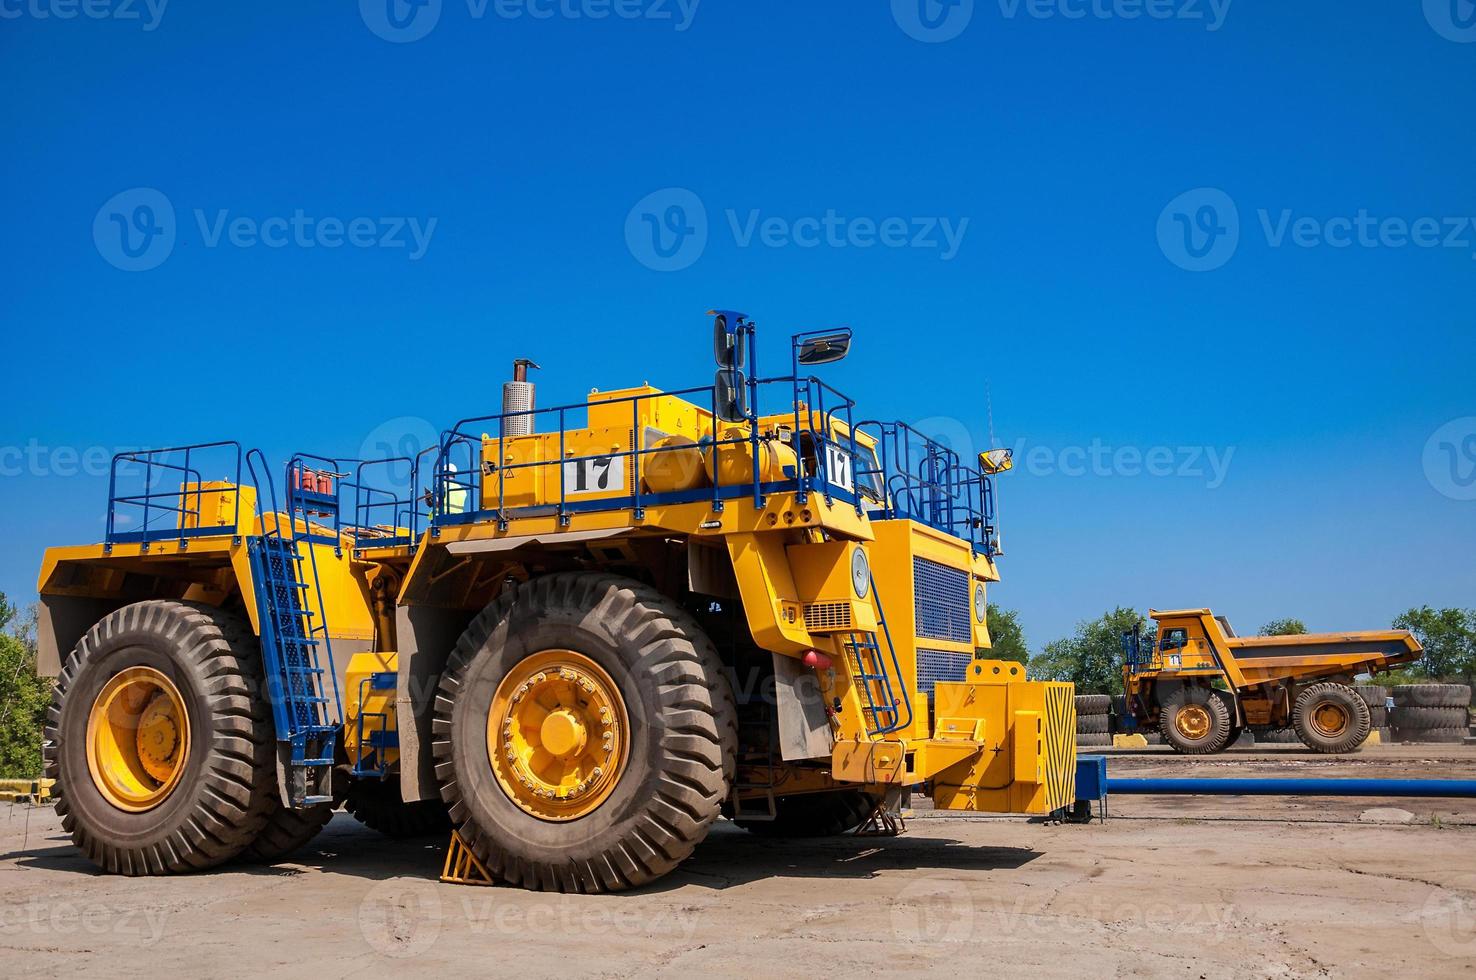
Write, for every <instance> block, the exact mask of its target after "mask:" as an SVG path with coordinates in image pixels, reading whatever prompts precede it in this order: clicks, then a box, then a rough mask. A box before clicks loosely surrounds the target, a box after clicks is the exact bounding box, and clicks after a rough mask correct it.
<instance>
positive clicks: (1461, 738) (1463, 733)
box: [1394, 728, 1471, 745]
mask: <svg viewBox="0 0 1476 980" xmlns="http://www.w3.org/2000/svg"><path fill="white" fill-rule="evenodd" d="M1470 735H1471V729H1469V728H1413V729H1411V728H1396V729H1394V740H1395V741H1396V742H1423V743H1425V744H1427V745H1436V744H1440V745H1460V744H1461V743H1463V742H1465V740H1466V739H1467V738H1469V737H1470Z"/></svg>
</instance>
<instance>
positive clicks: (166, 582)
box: [39, 312, 1075, 891]
mask: <svg viewBox="0 0 1476 980" xmlns="http://www.w3.org/2000/svg"><path fill="white" fill-rule="evenodd" d="M713 342H714V345H715V356H716V360H717V364H718V371H717V375H716V377H715V379H714V381H713V383H712V384H711V385H704V386H701V387H695V388H689V389H685V390H681V391H675V392H662V391H658V390H657V389H655V388H652V387H649V386H644V385H643V386H640V387H635V388H626V389H620V390H615V391H603V392H601V391H596V392H592V393H591V394H590V396H589V398H588V400H587V402H585V403H583V404H578V405H568V406H561V407H556V408H545V409H538V408H536V407H535V405H534V400H533V386H532V383H531V382H530V381H529V380H528V377H527V372H528V370H529V368H530V367H532V365H531V362H526V361H519V362H518V364H517V365H516V369H515V377H514V380H513V381H511V382H509V383H508V384H507V385H506V386H505V388H504V392H503V406H502V411H501V412H497V413H494V414H491V415H485V416H480V417H473V418H468V419H464V420H462V421H460V422H458V423H456V424H455V425H453V426H451V427H450V428H448V429H447V430H445V431H444V432H443V433H442V435H441V437H440V439H439V441H438V443H437V445H436V446H434V447H431V448H430V449H427V450H426V451H425V452H424V453H421V454H419V455H418V456H415V457H406V458H398V459H380V460H346V459H337V458H327V457H321V456H312V455H308V454H300V455H297V456H294V457H293V458H292V459H291V460H290V461H289V462H288V463H287V464H286V466H285V468H282V469H280V470H275V471H274V468H272V467H270V466H268V464H267V461H266V459H265V457H264V456H263V455H262V454H261V453H260V452H259V451H256V450H251V451H248V452H243V451H242V449H241V447H240V446H239V445H238V444H236V443H216V444H212V445H205V446H191V447H188V448H182V449H165V450H155V451H150V452H141V453H130V454H125V455H123V456H120V457H119V458H118V459H117V460H115V464H114V477H113V480H112V486H111V489H110V494H109V501H108V512H107V531H106V535H105V539H104V541H103V542H101V543H99V544H91V545H82V546H77V547H58V548H52V549H50V550H49V551H48V552H47V553H46V556H45V560H44V562H43V565H42V569H41V575H40V585H39V589H40V594H41V629H40V634H41V635H40V639H41V646H42V653H43V662H44V661H47V660H49V662H50V665H51V667H52V669H53V671H54V672H55V673H57V674H58V676H59V683H58V685H57V688H56V700H55V704H54V706H53V709H52V711H51V713H50V716H49V723H48V727H47V731H46V745H45V752H46V769H47V775H48V776H50V777H53V778H55V779H56V780H57V781H58V784H59V788H60V792H61V800H60V803H59V805H58V809H59V810H60V812H61V813H62V815H63V821H64V824H65V826H66V828H67V829H68V830H69V831H70V832H71V834H72V836H73V839H74V840H75V841H76V843H77V844H78V846H79V847H81V848H82V849H83V850H84V851H85V852H86V853H87V855H88V856H89V857H91V858H92V859H93V860H94V861H95V862H96V863H97V864H99V865H100V866H102V867H104V868H106V869H107V870H109V871H114V872H120V873H124V874H152V873H166V872H177V871H188V870H192V869H197V868H205V867H208V866H211V865H215V864H218V863H220V862H222V861H225V860H228V859H231V858H233V857H236V856H238V855H245V856H246V857H250V858H256V859H261V860H270V859H273V858H276V857H279V856H281V855H283V854H286V853H287V852H289V851H291V850H292V849H294V848H295V847H297V846H299V845H301V844H302V843H304V842H305V841H307V840H308V839H310V838H311V837H312V835H313V834H314V833H316V832H317V830H318V829H319V828H320V827H321V826H322V825H323V823H324V822H326V820H327V819H328V816H329V813H330V812H331V810H332V809H333V808H334V807H336V806H337V805H339V804H340V803H341V804H343V805H345V806H346V807H347V808H348V809H349V810H350V811H351V812H353V813H354V815H355V816H357V817H358V818H359V819H361V820H363V821H364V822H365V823H368V824H370V825H371V826H374V827H377V828H379V829H381V830H383V831H384V832H385V833H388V834H409V833H417V832H423V831H428V830H433V829H436V828H440V827H447V826H450V827H453V828H454V829H455V832H456V835H457V836H456V838H455V840H456V841H457V842H458V844H459V846H465V847H466V848H467V849H468V850H469V852H470V855H471V856H473V857H475V858H476V859H477V861H478V862H480V863H481V864H483V865H485V867H486V868H487V869H489V870H490V872H491V873H492V874H494V875H495V876H497V877H500V878H502V879H504V880H506V881H509V882H513V883H516V884H520V885H523V886H526V887H528V888H535V889H556V890H561V891H605V890H616V889H622V888H627V887H631V886H636V885H640V884H643V883H645V882H649V881H651V880H653V879H655V878H657V877H659V876H661V875H663V874H665V873H666V872H668V871H669V870H671V869H672V868H673V867H675V866H676V865H677V864H678V863H679V862H680V861H681V860H682V859H683V858H685V857H686V856H687V855H688V854H689V853H690V852H691V850H692V849H693V847H694V846H695V845H696V844H697V843H698V842H699V841H700V840H701V839H702V838H703V836H704V835H705V834H706V832H707V829H708V827H709V825H710V824H711V823H712V821H713V820H714V819H716V818H717V817H718V816H719V815H720V814H725V815H726V816H728V817H729V818H731V819H733V820H734V821H736V822H737V823H738V824H740V825H741V826H743V827H746V828H749V829H750V830H752V831H754V832H756V833H760V834H767V835H781V836H807V835H817V834H826V833H835V832H840V831H844V830H847V829H851V828H854V827H856V826H857V825H859V824H861V823H863V822H865V821H867V820H868V819H869V818H871V817H873V816H876V815H878V813H879V810H880V808H884V807H886V806H887V805H888V804H889V803H891V804H892V805H895V804H896V801H897V800H898V799H899V798H900V797H901V795H902V793H903V791H904V790H905V789H906V788H909V787H920V788H922V789H923V790H924V791H925V792H927V793H929V794H930V795H931V796H932V798H933V801H934V803H935V804H936V805H937V806H939V807H941V808H946V809H954V810H965V811H990V812H1002V813H1032V814H1039V813H1048V812H1051V811H1056V810H1059V809H1061V808H1062V807H1065V806H1067V805H1068V804H1070V803H1071V802H1072V801H1073V798H1074V774H1075V770H1074V751H1075V745H1074V738H1075V736H1074V732H1075V719H1074V708H1073V700H1072V689H1071V686H1070V685H1069V684H1058V683H1036V682H1031V681H1028V680H1026V679H1025V675H1024V670H1023V668H1022V667H1020V666H1019V665H1018V664H1013V663H1002V662H998V661H993V660H989V659H986V658H983V657H981V656H980V654H981V653H982V652H984V651H986V650H987V648H988V646H989V633H988V627H987V623H986V622H985V613H986V608H987V605H986V599H985V590H986V588H987V586H988V583H990V582H994V581H997V580H998V577H999V576H998V571H997V568H996V559H997V558H998V555H999V550H998V536H997V531H996V527H995V521H994V487H993V484H992V480H991V474H993V473H995V472H997V471H999V470H1001V469H1005V468H1007V467H1008V465H1009V460H1008V454H1007V453H999V452H995V453H988V454H985V456H984V457H983V458H982V459H981V460H980V461H978V465H977V466H976V465H974V463H975V461H972V460H969V461H965V460H963V459H961V458H960V457H959V455H958V454H957V453H956V452H953V451H952V450H950V449H948V448H946V447H944V446H941V445H939V444H937V443H936V442H933V441H931V440H929V439H926V438H924V437H923V436H921V435H919V434H918V433H916V432H914V431H912V430H911V429H910V428H908V427H907V426H906V425H903V424H901V423H892V422H876V421H864V420H860V419H856V418H854V417H853V413H854V412H855V409H856V405H855V403H854V402H853V401H852V400H851V399H849V398H847V397H846V396H844V395H842V394H840V393H839V392H837V391H835V390H834V389H833V388H831V387H830V386H829V385H827V384H826V383H825V382H823V381H821V380H819V379H818V378H816V377H814V376H812V375H810V374H808V371H809V369H810V368H811V367H812V366H816V365H821V364H825V363H828V362H831V361H834V360H838V359H839V358H840V357H842V356H844V355H845V354H846V352H847V350H848V349H849V346H850V343H851V335H850V332H849V331H847V330H841V331H828V332H817V333H810V334H801V335H798V336H795V337H793V338H792V339H791V345H790V354H789V357H788V361H789V364H788V367H789V368H790V373H788V374H780V375H777V376H774V377H761V376H759V375H758V373H757V368H756V366H755V364H754V360H755V354H756V349H755V330H754V326H753V324H752V322H751V321H749V320H748V319H747V318H746V317H744V316H743V315H741V314H737V313H732V312H718V313H715V314H713ZM761 402H763V403H764V405H763V410H761V408H760V403H761ZM459 866H460V864H458V867H459Z"/></svg>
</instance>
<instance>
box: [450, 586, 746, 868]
mask: <svg viewBox="0 0 1476 980" xmlns="http://www.w3.org/2000/svg"><path fill="white" fill-rule="evenodd" d="M554 650H567V651H573V652H575V653H577V654H579V655H580V656H582V657H584V658H586V659H588V660H590V661H593V662H594V664H595V665H596V666H597V667H598V668H600V669H601V670H602V671H604V673H605V674H607V675H608V677H609V678H610V679H611V681H612V682H613V684H614V685H615V687H616V688H617V689H618V693H619V696H620V698H621V700H622V701H623V703H624V708H625V711H626V712H627V715H628V738H627V744H628V752H627V753H626V757H625V761H624V766H623V770H621V771H620V774H619V776H618V778H617V779H616V780H615V781H614V783H613V787H612V788H611V789H610V790H609V795H608V796H607V797H605V798H604V799H603V800H602V801H601V802H600V803H599V804H598V806H597V807H596V808H595V809H593V810H592V811H591V812H587V813H584V814H583V815H581V816H578V817H577V818H576V819H573V820H565V821H554V820H546V819H543V818H541V817H538V816H535V815H533V814H532V813H530V812H528V811H527V810H526V809H524V808H523V807H521V806H519V805H518V804H517V803H515V802H514V801H513V798H512V796H511V795H510V794H509V792H508V791H507V790H504V789H503V787H502V785H500V784H499V782H498V779H497V776H496V774H495V773H494V771H493V768H492V764H491V761H490V758H489V755H488V720H489V715H490V712H491V710H492V702H493V698H494V695H495V693H496V690H497V687H498V685H499V684H500V683H501V682H502V681H503V679H504V678H505V677H507V676H508V675H509V673H510V672H512V671H514V669H515V668H517V667H518V665H519V664H520V663H522V662H523V661H525V660H527V659H528V658H530V657H533V656H535V655H538V654H541V653H545V652H547V651H554ZM433 738H434V742H433V748H434V753H435V759H436V777H437V779H438V780H439V782H440V786H441V796H442V797H443V798H444V799H445V801H446V802H447V803H448V804H449V805H450V807H451V820H452V823H453V824H454V825H455V826H456V828H457V830H458V831H459V832H460V834H461V836H462V838H463V839H464V840H465V841H466V842H467V844H468V845H469V846H470V847H471V849H472V850H473V851H474V852H475V853H476V855H477V856H478V857H479V858H480V859H481V860H482V862H483V863H484V864H486V866H487V868H488V870H489V871H491V873H492V874H493V875H495V876H496V877H498V878H500V879H502V880H504V881H507V882H509V883H511V884H515V885H521V886H522V887H524V888H530V889H534V890H538V891H560V892H603V891H618V890H621V889H626V888H632V887H636V886H639V885H644V884H646V883H648V882H651V881H654V880H656V879H657V878H660V877H661V876H662V875H664V874H666V873H668V872H669V871H671V870H672V869H673V868H675V867H676V866H677V865H678V864H680V863H681V862H682V861H683V860H685V859H686V858H687V856H688V855H690V854H691V853H692V850H693V849H694V848H695V847H696V846H697V844H698V843H699V842H701V840H702V839H703V838H704V837H706V836H707V831H708V828H709V826H710V825H711V824H712V821H713V820H714V819H715V818H716V817H717V816H718V813H719V811H720V809H721V807H722V804H723V801H724V800H725V799H726V798H727V796H728V792H729V788H730V786H731V785H732V779H733V768H734V761H735V757H736V749H737V715H736V711H735V709H734V704H733V693H732V689H731V687H730V686H729V683H728V679H727V676H726V674H725V672H724V670H723V664H722V662H721V660H720V659H719V658H718V655H717V652H716V650H715V649H714V648H713V645H712V642H711V640H709V639H708V638H707V636H706V634H704V633H703V632H702V629H701V628H700V627H699V626H698V625H697V622H696V620H694V619H693V618H692V617H691V616H690V615H688V614H687V613H686V612H684V611H682V609H681V608H680V607H679V606H678V605H677V604H676V603H675V602H673V601H672V600H670V599H668V598H666V597H665V596H663V595H661V594H660V593H658V592H656V591H655V590H654V589H652V588H650V587H649V586H646V585H643V584H641V583H639V582H636V581H633V580H631V579H628V578H622V577H620V576H616V575H610V574H604V573H573V572H564V573H558V574H554V575H548V576H544V577H541V578H537V579H533V580H532V581H530V582H526V583H523V584H521V585H518V586H516V587H510V588H508V589H506V590H505V591H504V592H503V594H502V595H501V596H500V597H499V598H498V599H497V600H496V601H494V602H493V603H492V604H490V605H489V606H488V607H487V608H486V609H484V610H483V611H482V612H481V613H480V614H479V615H478V616H477V618H476V619H475V620H473V622H472V624H471V625H470V626H469V627H468V628H467V630H466V632H465V633H464V634H463V635H462V637H461V639H460V640H459V641H458V643H457V645H456V649H455V651H454V652H453V653H452V655H451V658H450V661H449V663H448V664H447V665H446V670H445V672H444V673H443V674H442V676H441V683H440V689H439V694H438V697H437V698H436V704H435V715H434V727H433Z"/></svg>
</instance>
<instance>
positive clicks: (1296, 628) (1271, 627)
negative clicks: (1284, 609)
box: [1261, 619, 1307, 636]
mask: <svg viewBox="0 0 1476 980" xmlns="http://www.w3.org/2000/svg"><path fill="white" fill-rule="evenodd" d="M1305 632H1307V624H1306V623H1304V622H1302V621H1301V620H1300V619H1273V620H1271V622H1269V623H1267V624H1266V625H1265V626H1262V627H1261V635H1262V636H1300V635H1301V634H1303V633H1305Z"/></svg>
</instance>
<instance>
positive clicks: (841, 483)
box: [825, 443, 856, 493]
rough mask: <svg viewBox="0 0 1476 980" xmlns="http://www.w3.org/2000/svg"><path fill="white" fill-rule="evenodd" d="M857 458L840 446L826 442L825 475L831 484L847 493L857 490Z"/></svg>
mask: <svg viewBox="0 0 1476 980" xmlns="http://www.w3.org/2000/svg"><path fill="white" fill-rule="evenodd" d="M855 469H856V458H855V457H854V456H852V455H851V454H850V453H848V452H846V451H845V450H844V449H842V448H841V447H840V446H836V445H833V444H831V443H826V444H825V475H826V476H827V477H828V478H829V480H830V485H831V486H835V487H840V488H841V489H842V490H844V491H846V492H847V493H855V492H856V473H855Z"/></svg>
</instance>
